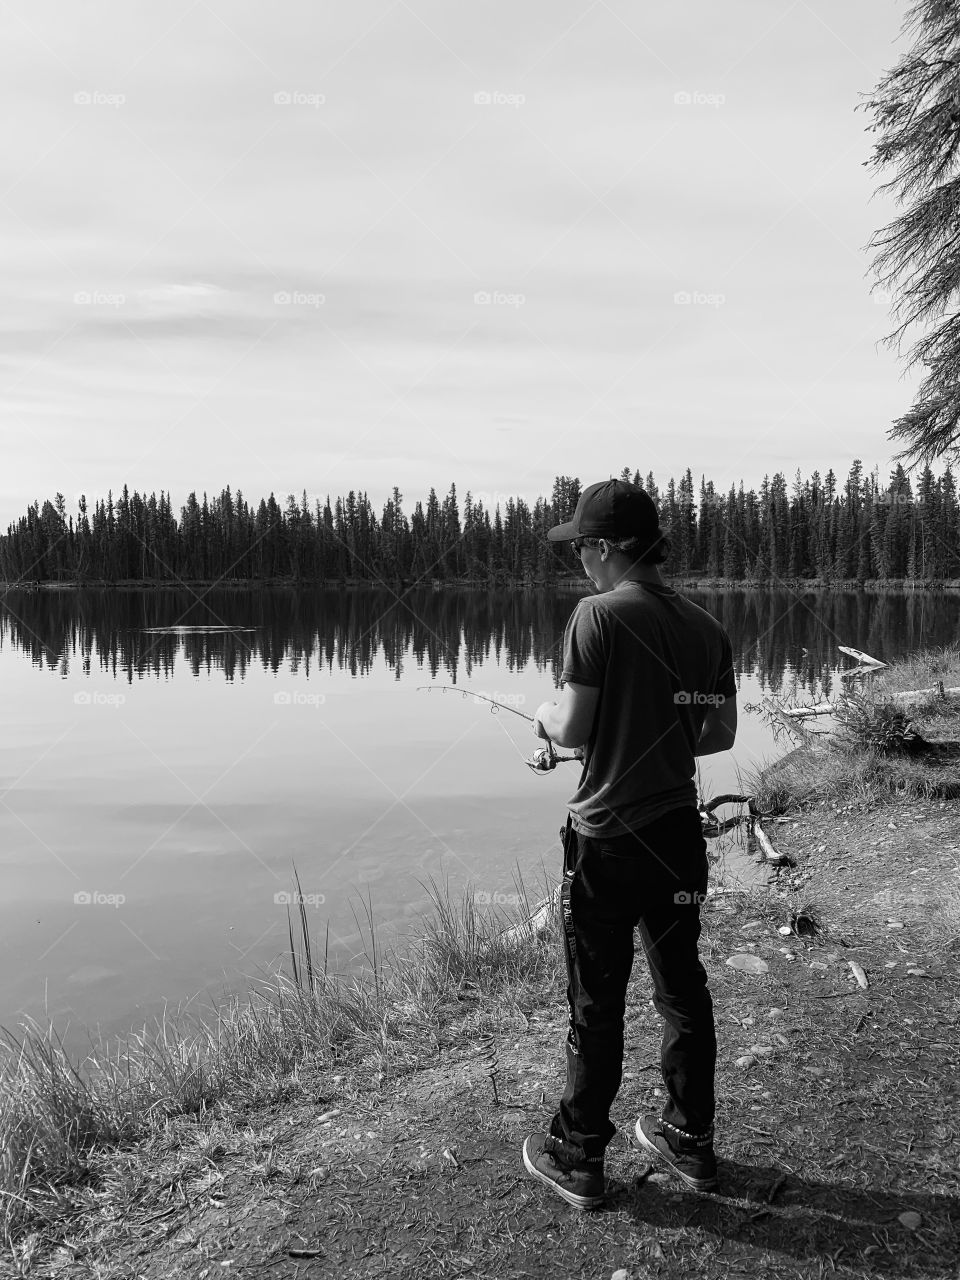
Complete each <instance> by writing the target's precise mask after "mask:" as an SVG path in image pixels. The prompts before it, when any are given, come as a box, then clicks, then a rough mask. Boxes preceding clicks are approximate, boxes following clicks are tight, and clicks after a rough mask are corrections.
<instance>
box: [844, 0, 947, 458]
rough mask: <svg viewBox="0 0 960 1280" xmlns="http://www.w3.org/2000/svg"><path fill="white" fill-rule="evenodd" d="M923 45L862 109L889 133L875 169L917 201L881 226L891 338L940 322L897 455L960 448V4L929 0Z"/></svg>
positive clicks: (931, 334)
mask: <svg viewBox="0 0 960 1280" xmlns="http://www.w3.org/2000/svg"><path fill="white" fill-rule="evenodd" d="M911 32H912V33H913V45H912V47H911V48H910V50H909V51H908V52H907V53H906V54H905V55H904V56H903V57H902V58H901V59H900V61H899V62H898V63H897V66H896V67H895V68H894V69H893V70H892V71H889V72H887V73H886V74H885V75H884V77H883V78H882V80H881V81H880V83H879V85H878V86H877V88H876V89H875V90H874V91H873V96H872V97H870V98H869V101H867V102H865V103H861V104H860V106H861V107H862V108H863V109H865V110H867V111H868V112H869V113H870V116H871V117H872V124H871V125H870V132H874V133H879V134H880V137H879V140H878V141H877V142H876V144H875V146H874V151H873V157H872V159H871V160H870V162H869V164H870V167H871V168H873V169H874V170H875V171H878V172H879V171H881V170H884V169H887V170H893V171H894V175H895V176H894V177H892V178H891V179H890V180H889V181H887V182H885V183H884V184H882V185H881V187H880V188H879V189H880V191H882V192H888V191H889V192H893V193H894V194H895V196H896V198H897V201H898V203H899V204H901V205H904V204H906V205H908V208H907V209H906V212H904V213H902V214H901V215H900V216H899V217H897V218H896V219H895V220H894V221H893V222H891V223H890V224H889V225H888V226H886V227H884V228H882V229H881V230H879V231H877V232H875V233H874V236H873V237H872V239H871V241H870V247H872V248H873V249H875V250H876V256H875V259H874V269H875V271H876V273H877V277H878V283H879V284H880V285H882V286H883V287H884V288H885V289H888V290H889V291H890V292H891V293H893V294H894V308H893V316H894V320H895V323H896V325H897V327H896V328H895V330H894V331H893V333H892V334H890V335H889V337H888V338H887V339H886V341H887V344H888V345H896V346H897V349H898V351H899V348H900V344H901V343H902V341H903V338H904V335H905V333H906V331H907V329H909V328H910V326H911V325H914V324H916V325H921V326H923V325H932V326H933V327H932V328H930V330H929V331H928V332H927V333H925V335H924V336H923V337H921V338H920V339H919V340H918V341H916V343H915V344H914V345H913V347H912V349H911V352H910V356H909V360H908V367H912V366H914V365H922V366H923V368H924V369H925V371H926V372H925V376H924V378H923V381H922V383H921V385H920V390H919V392H918V395H917V399H916V402H915V403H914V405H913V407H912V408H911V409H910V410H909V411H908V412H907V413H906V414H904V415H903V416H902V417H900V418H898V419H897V420H896V421H895V423H894V424H893V427H892V429H891V431H890V435H891V437H892V438H893V439H898V440H903V441H905V442H906V448H905V449H903V450H902V451H901V453H899V454H898V455H897V458H907V459H909V460H911V461H930V460H932V459H933V458H936V457H938V456H939V455H941V454H944V453H947V452H950V453H951V454H952V455H954V456H956V455H957V454H958V453H960V393H958V385H960V378H958V374H960V315H958V314H956V311H955V310H954V313H953V314H951V315H949V316H948V317H947V318H945V319H944V318H943V317H944V316H945V313H946V312H947V310H948V308H950V307H953V308H954V309H955V307H956V301H957V289H958V282H960V277H958V272H957V248H956V236H957V232H956V229H957V226H958V224H960V182H958V181H957V167H958V158H960V5H957V4H956V3H951V2H950V0H919V3H916V4H914V6H913V7H912V8H911V9H910V10H909V11H908V13H907V15H906V18H905V20H904V25H903V33H904V34H905V35H906V34H908V33H911Z"/></svg>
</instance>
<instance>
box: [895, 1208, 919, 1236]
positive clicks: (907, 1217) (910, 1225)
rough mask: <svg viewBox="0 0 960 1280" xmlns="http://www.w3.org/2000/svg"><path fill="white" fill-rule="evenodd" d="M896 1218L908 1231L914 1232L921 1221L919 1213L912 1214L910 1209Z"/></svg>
mask: <svg viewBox="0 0 960 1280" xmlns="http://www.w3.org/2000/svg"><path fill="white" fill-rule="evenodd" d="M898 1217H899V1219H900V1221H901V1222H902V1223H903V1225H904V1226H905V1227H906V1228H907V1230H908V1231H916V1229H917V1227H919V1225H920V1223H921V1222H922V1221H923V1219H922V1218H921V1217H920V1215H919V1213H914V1212H913V1210H912V1209H908V1210H907V1212H906V1213H901V1214H899V1215H898Z"/></svg>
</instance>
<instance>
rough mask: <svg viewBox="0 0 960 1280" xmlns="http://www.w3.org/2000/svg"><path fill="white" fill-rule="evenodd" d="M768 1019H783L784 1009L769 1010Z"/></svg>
mask: <svg viewBox="0 0 960 1280" xmlns="http://www.w3.org/2000/svg"><path fill="white" fill-rule="evenodd" d="M767 1017H768V1018H782V1017H783V1010H782V1009H777V1008H776V1007H774V1008H773V1009H768V1010H767Z"/></svg>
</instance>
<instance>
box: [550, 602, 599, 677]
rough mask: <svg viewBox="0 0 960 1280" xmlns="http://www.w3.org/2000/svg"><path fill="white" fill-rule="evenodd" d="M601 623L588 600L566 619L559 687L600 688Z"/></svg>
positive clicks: (596, 610) (597, 611) (597, 612)
mask: <svg viewBox="0 0 960 1280" xmlns="http://www.w3.org/2000/svg"><path fill="white" fill-rule="evenodd" d="M606 630H607V629H606V626H605V619H604V617H603V614H602V613H601V611H600V610H599V609H597V608H596V607H595V606H594V605H593V604H592V603H591V602H590V601H589V600H581V601H580V603H579V604H578V605H577V607H576V609H574V611H573V613H572V614H571V615H570V621H569V622H568V623H567V629H566V631H565V633H564V637H563V670H562V672H561V675H560V679H561V682H562V683H563V684H567V683H570V684H585V685H590V686H592V687H594V688H600V687H601V685H602V684H603V678H604V675H605V673H606V669H607V654H608V651H609V646H608V644H607V634H606Z"/></svg>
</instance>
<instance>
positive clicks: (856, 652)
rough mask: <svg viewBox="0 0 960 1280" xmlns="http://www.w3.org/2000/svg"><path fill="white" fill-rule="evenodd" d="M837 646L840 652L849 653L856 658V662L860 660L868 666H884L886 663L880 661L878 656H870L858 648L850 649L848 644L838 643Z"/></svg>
mask: <svg viewBox="0 0 960 1280" xmlns="http://www.w3.org/2000/svg"><path fill="white" fill-rule="evenodd" d="M837 648H838V649H839V650H840V652H841V653H846V654H849V656H850V657H851V658H856V660H857V661H858V662H862V663H863V664H864V665H865V666H868V667H885V666H886V665H887V664H886V663H885V662H881V661H880V659H879V658H871V657H870V655H869V653H863V652H862V650H860V649H851V648H850V646H849V645H846V644H838V645H837Z"/></svg>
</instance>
